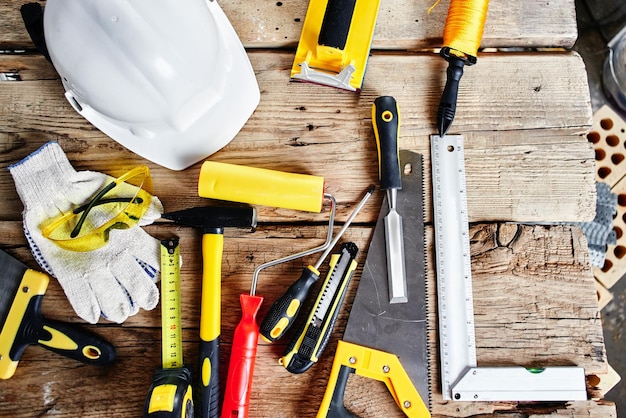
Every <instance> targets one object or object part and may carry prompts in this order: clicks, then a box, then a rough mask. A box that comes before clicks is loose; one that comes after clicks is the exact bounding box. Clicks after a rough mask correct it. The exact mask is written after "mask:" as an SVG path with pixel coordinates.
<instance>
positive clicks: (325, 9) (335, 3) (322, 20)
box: [291, 0, 380, 91]
mask: <svg viewBox="0 0 626 418" xmlns="http://www.w3.org/2000/svg"><path fill="white" fill-rule="evenodd" d="M379 4H380V0H311V2H310V3H309V8H308V10H307V13H306V17H305V19H304V25H303V27H302V33H301V35H300V42H299V43H298V49H297V50H296V56H295V59H294V62H293V67H292V68H291V78H292V79H294V80H299V81H308V82H311V83H317V84H323V85H327V86H331V87H337V88H340V89H344V90H350V91H357V90H360V89H361V86H362V85H363V77H364V76H365V67H366V66H367V58H368V56H369V53H370V47H371V44H372V36H373V34H374V26H375V25H376V18H377V16H378V6H379Z"/></svg>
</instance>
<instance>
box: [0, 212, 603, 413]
mask: <svg viewBox="0 0 626 418" xmlns="http://www.w3.org/2000/svg"><path fill="white" fill-rule="evenodd" d="M0 225H1V228H2V229H1V230H0V232H2V234H3V236H7V235H8V236H10V237H13V238H12V239H11V240H10V241H5V242H6V245H8V246H9V247H10V249H9V251H10V252H11V253H12V254H13V255H15V256H19V257H21V258H22V259H25V260H28V258H27V256H28V250H27V249H25V248H24V247H23V246H24V244H25V242H24V239H23V237H21V236H20V234H19V233H18V232H19V228H20V225H19V222H3V223H0ZM146 229H147V230H148V231H149V232H150V233H151V234H152V235H154V236H156V237H165V236H171V235H172V234H175V235H177V236H179V237H180V238H181V243H182V246H181V252H182V257H183V267H182V270H181V277H182V289H181V293H182V295H183V299H182V300H183V308H182V309H183V316H182V320H183V327H184V328H185V334H184V347H185V358H186V360H187V362H189V364H192V365H193V364H195V359H197V349H198V348H197V346H198V345H197V332H198V324H199V314H200V311H199V295H200V287H201V286H200V277H199V273H198V272H199V271H200V270H201V256H200V250H199V249H200V236H199V234H198V233H196V231H193V230H190V229H189V228H178V227H174V226H172V225H164V224H159V225H152V226H149V227H147V228H146ZM371 232H372V230H371V228H370V227H352V228H350V229H349V230H348V231H347V232H346V237H345V239H346V240H352V241H354V242H355V243H356V244H357V245H358V246H359V247H360V248H366V247H367V245H368V243H369V240H370V239H371ZM470 235H471V253H472V274H473V283H474V309H475V321H476V343H477V360H478V364H479V365H481V366H503V365H520V366H526V367H530V366H536V365H551V366H556V365H577V366H580V367H584V368H585V373H586V374H587V375H589V376H593V375H598V374H602V373H603V372H605V371H606V364H607V363H606V355H605V352H604V344H603V339H602V327H601V323H600V316H599V308H598V304H597V299H596V298H595V287H594V286H595V285H594V282H593V277H592V276H591V275H590V274H589V262H588V254H587V250H586V244H585V240H584V236H583V235H582V233H581V232H580V230H579V229H577V228H572V227H566V226H555V227H545V226H522V225H510V224H479V225H475V226H473V227H472V228H471V230H470ZM324 236H325V230H324V228H323V227H309V226H290V225H280V226H267V227H260V228H259V229H258V230H257V231H255V232H254V233H250V232H244V231H241V230H226V234H225V246H224V257H223V260H224V261H223V279H222V356H223V358H224V359H227V358H228V356H229V355H230V354H229V353H230V344H231V342H232V337H233V330H234V327H235V325H236V324H237V322H238V321H239V319H240V315H241V314H240V309H239V304H238V298H239V295H240V294H241V293H246V292H248V291H249V286H250V280H251V278H252V272H253V270H254V268H255V267H256V266H257V265H258V264H260V263H262V262H264V261H266V260H270V259H275V258H278V257H282V256H284V255H288V254H290V253H293V252H297V251H301V250H302V249H305V248H309V247H313V246H315V245H317V244H319V243H320V242H322V241H323V238H324ZM507 237H508V238H507ZM426 238H427V241H426V245H427V265H428V266H429V267H431V268H432V266H434V260H433V241H432V230H431V229H430V227H429V228H428V229H427V237H426ZM364 257H365V252H364V251H361V252H360V255H359V256H358V258H357V260H358V262H359V268H358V270H357V273H356V274H355V278H354V279H353V282H352V283H351V285H350V289H349V293H348V296H347V298H346V304H345V305H344V307H343V308H342V311H341V314H340V316H339V319H338V323H337V326H336V329H335V332H334V333H333V336H332V338H331V341H330V343H329V346H328V348H327V351H326V353H325V355H324V356H323V358H322V359H321V360H320V362H319V363H318V364H317V365H315V366H314V367H313V368H312V369H311V370H310V371H308V372H307V373H305V374H302V375H290V374H289V373H287V372H286V371H285V370H284V369H283V368H282V366H280V365H279V364H278V363H277V360H278V358H279V357H280V355H281V354H282V351H283V350H284V349H285V345H286V343H287V342H288V339H285V340H284V341H283V340H281V341H280V342H278V343H276V344H274V345H269V344H266V343H263V342H261V343H260V345H259V352H258V354H257V365H256V370H255V378H254V382H253V394H252V406H251V412H250V416H251V417H266V416H280V417H293V416H296V415H297V416H303V417H309V416H314V414H315V411H316V409H317V407H318V405H319V403H320V401H321V398H322V396H323V393H324V390H325V385H326V381H327V379H328V375H329V372H330V367H331V365H332V354H333V351H334V348H335V346H336V342H337V340H338V339H339V338H340V337H341V335H342V333H343V330H344V328H345V325H346V321H347V319H348V314H349V310H350V306H351V304H352V299H353V298H354V293H355V291H356V287H357V285H358V278H359V277H360V274H361V270H362V266H363V263H364ZM313 260H314V257H311V258H310V259H307V260H296V261H294V262H291V263H287V264H285V265H280V266H276V267H273V268H271V269H268V270H266V271H263V272H262V273H261V275H260V282H259V287H258V294H259V295H261V296H263V297H264V298H265V302H264V304H263V307H262V308H261V312H260V317H261V318H262V317H263V315H264V314H265V312H266V310H267V308H268V306H269V305H270V304H271V302H272V301H273V300H275V299H276V298H277V297H278V296H279V295H280V294H282V292H283V291H284V290H285V289H286V287H287V286H288V285H289V284H290V283H291V281H293V280H295V278H296V277H297V276H298V275H299V273H300V271H301V269H302V268H303V267H304V265H306V264H305V263H309V262H312V261H313ZM29 265H31V266H32V267H35V266H34V265H33V263H32V262H29ZM427 285H428V289H429V290H428V291H429V295H430V297H429V304H430V308H429V312H431V315H430V316H429V329H430V331H429V347H428V350H429V367H430V370H431V381H432V385H431V408H432V412H433V416H450V417H460V416H474V415H476V414H480V413H487V412H495V411H514V410H516V407H517V406H516V405H515V403H471V402H470V403H457V402H445V401H443V400H442V399H441V394H440V389H439V386H438V383H437V382H438V354H437V350H438V348H437V341H438V340H437V333H436V320H437V319H436V315H435V311H436V309H435V306H434V304H435V303H436V295H435V292H436V287H435V279H434V272H433V271H432V270H430V269H429V271H428V279H427ZM43 307H44V312H45V314H46V315H48V316H49V317H51V318H56V319H61V320H66V321H72V322H76V318H75V316H73V314H72V312H71V308H70V307H69V305H68V303H67V300H66V299H65V297H64V295H63V292H62V289H61V288H60V287H59V286H58V284H57V282H56V281H54V280H53V281H51V284H50V287H49V289H48V292H47V294H46V296H45V299H44V304H43ZM159 315H160V314H159V309H158V308H157V309H155V310H153V311H150V312H146V311H142V312H140V313H139V314H138V315H136V316H133V317H131V318H129V320H128V321H126V322H125V323H124V324H123V326H114V325H112V324H108V326H107V323H106V321H104V320H101V323H102V324H103V325H105V326H100V327H90V328H92V330H94V331H95V332H98V333H100V334H102V335H103V336H105V337H106V338H108V339H110V340H111V342H113V343H114V344H115V346H116V347H117V349H118V358H119V359H118V361H117V363H116V364H115V366H114V367H109V368H107V369H105V370H98V369H96V370H93V369H89V368H87V367H86V366H82V365H80V364H75V363H74V362H72V361H70V360H66V359H64V358H61V357H59V356H56V355H53V354H48V353H47V352H46V351H45V350H43V349H41V348H39V347H31V348H29V349H28V350H27V351H26V352H25V354H24V357H23V360H22V361H21V362H20V364H19V366H18V370H17V372H16V375H15V376H14V377H13V378H12V379H11V380H9V381H1V382H0V416H2V415H3V414H4V413H9V412H15V409H14V408H15V403H14V401H15V399H18V398H19V396H20V394H22V398H21V402H28V404H29V405H31V406H32V408H33V410H35V411H45V410H47V409H52V408H56V409H57V410H58V412H59V416H78V415H80V416H87V417H89V416H93V417H96V416H101V414H102V411H103V410H107V411H109V412H110V413H111V414H112V415H109V413H107V416H137V415H139V414H140V412H141V405H142V404H143V401H144V399H143V396H144V395H145V393H146V391H147V388H148V387H149V385H150V381H151V374H152V370H154V369H155V368H156V367H157V366H158V364H159V357H160V328H159V326H160V318H159ZM290 336H291V332H290V333H289V335H288V337H290ZM416 349H420V348H416ZM424 349H425V348H424ZM44 359H45V360H44ZM226 367H227V362H225V361H224V362H222V372H223V373H224V374H223V375H224V376H226V374H225V373H226ZM87 373H88V374H89V375H90V376H92V377H89V379H87V378H86V377H85V375H86V374H87ZM42 376H46V377H45V378H44V379H42V378H41V377H42ZM353 381H354V382H353ZM84 386H88V387H90V388H98V397H96V396H95V395H93V397H92V395H87V396H86V397H85V399H84V401H83V402H75V401H74V402H73V401H72V400H71V399H74V398H75V396H76V392H77V391H80V388H81V387H84ZM121 387H123V388H124V392H126V393H127V394H128V395H129V396H124V397H121V398H120V397H119V396H118V393H119V391H118V390H116V389H118V388H121ZM348 389H349V396H348V399H349V401H348V402H349V403H348V404H347V406H348V407H349V408H350V409H351V410H353V411H354V412H355V413H359V414H361V415H360V416H363V417H376V416H381V414H383V413H384V414H385V415H389V414H391V415H390V416H401V413H400V412H399V410H396V409H395V407H394V406H393V400H392V399H391V397H390V396H389V394H388V393H387V392H386V390H384V385H383V386H380V385H379V384H378V383H377V382H371V381H367V380H366V379H362V378H354V379H353V378H351V383H350V385H349V388H348ZM277 390H280V391H281V392H285V393H284V396H281V397H280V398H277V397H276V391H277ZM42 394H43V395H44V396H43V397H42ZM24 396H25V397H26V399H24V398H23V397H24ZM302 405H307V406H306V407H304V406H302ZM585 405H586V406H585ZM585 407H590V404H588V403H581V402H576V403H572V404H562V405H556V406H555V405H548V406H545V407H544V408H543V409H542V407H541V406H540V405H536V406H533V408H534V409H535V411H537V413H539V412H541V411H544V412H545V411H548V410H555V411H559V413H566V411H567V413H572V411H576V410H584V409H583V408H585ZM103 408H104V409H103ZM107 408H108V409H107ZM591 409H593V408H591ZM383 411H384V412H383ZM28 412H29V413H30V411H28ZM118 414H119V415H118ZM394 414H396V415H394ZM15 416H20V415H15ZM22 416H32V415H22ZM598 416H600V415H598ZM607 416H610V415H607Z"/></svg>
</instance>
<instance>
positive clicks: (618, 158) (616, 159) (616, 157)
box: [611, 154, 624, 165]
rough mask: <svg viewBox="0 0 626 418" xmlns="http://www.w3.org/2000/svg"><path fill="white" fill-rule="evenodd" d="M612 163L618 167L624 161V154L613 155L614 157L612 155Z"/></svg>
mask: <svg viewBox="0 0 626 418" xmlns="http://www.w3.org/2000/svg"><path fill="white" fill-rule="evenodd" d="M611 161H613V164H615V165H618V164H619V163H621V162H622V161H624V155H623V154H613V155H611Z"/></svg>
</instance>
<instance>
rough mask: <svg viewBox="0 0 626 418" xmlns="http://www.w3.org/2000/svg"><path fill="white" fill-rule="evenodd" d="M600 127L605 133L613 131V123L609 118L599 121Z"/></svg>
mask: <svg viewBox="0 0 626 418" xmlns="http://www.w3.org/2000/svg"><path fill="white" fill-rule="evenodd" d="M600 126H601V127H602V129H604V130H605V131H610V130H611V129H613V121H612V120H611V119H610V118H604V119H602V120H601V121H600Z"/></svg>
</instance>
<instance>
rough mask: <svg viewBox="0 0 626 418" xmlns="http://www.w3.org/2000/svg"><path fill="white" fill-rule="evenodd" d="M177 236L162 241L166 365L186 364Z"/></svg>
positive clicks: (163, 358)
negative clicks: (184, 359) (184, 360)
mask: <svg viewBox="0 0 626 418" xmlns="http://www.w3.org/2000/svg"><path fill="white" fill-rule="evenodd" d="M180 312H181V308H180V248H179V246H178V238H169V239H166V240H163V241H161V327H162V328H161V329H162V335H161V337H162V343H161V344H162V356H161V359H162V361H163V368H164V369H173V368H176V367H182V366H183V331H182V326H181V319H180Z"/></svg>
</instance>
